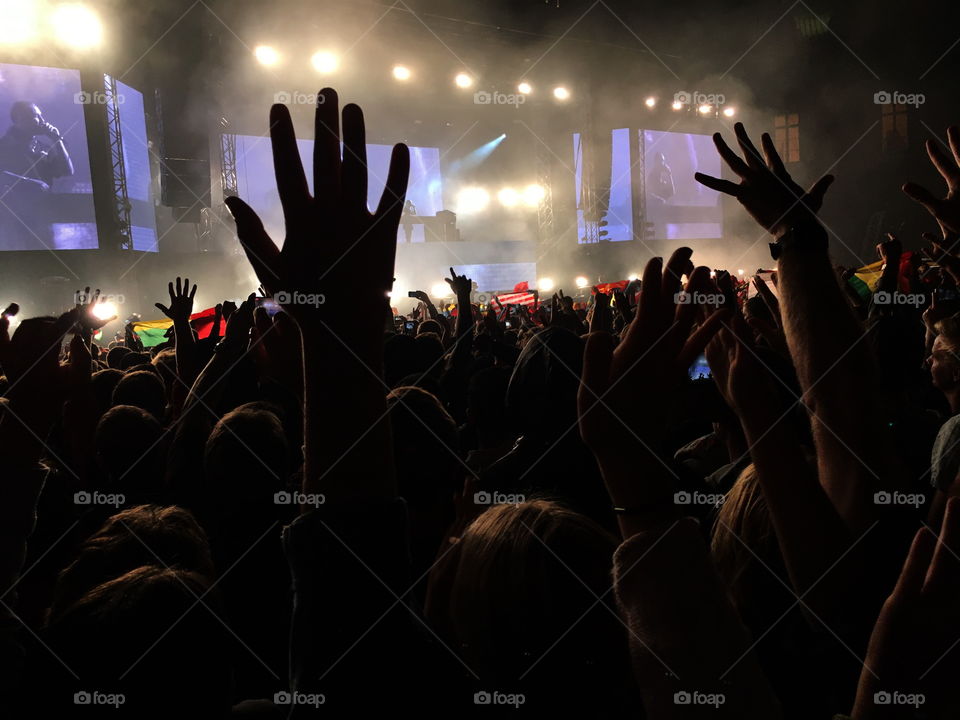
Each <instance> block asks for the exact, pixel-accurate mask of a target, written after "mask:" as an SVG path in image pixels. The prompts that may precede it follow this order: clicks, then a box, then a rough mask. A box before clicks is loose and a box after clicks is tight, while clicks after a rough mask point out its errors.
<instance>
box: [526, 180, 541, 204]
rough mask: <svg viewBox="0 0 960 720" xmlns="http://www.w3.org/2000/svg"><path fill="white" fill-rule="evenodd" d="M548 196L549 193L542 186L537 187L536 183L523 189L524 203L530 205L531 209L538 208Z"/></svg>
mask: <svg viewBox="0 0 960 720" xmlns="http://www.w3.org/2000/svg"><path fill="white" fill-rule="evenodd" d="M546 194H547V193H546V191H545V190H544V189H543V186H542V185H537V184H536V183H534V184H533V185H527V186H526V187H525V188H524V189H523V202H524V204H525V205H529V206H530V207H536V206H537V205H539V204H540V202H541V201H542V200H543V198H544V196H545V195H546Z"/></svg>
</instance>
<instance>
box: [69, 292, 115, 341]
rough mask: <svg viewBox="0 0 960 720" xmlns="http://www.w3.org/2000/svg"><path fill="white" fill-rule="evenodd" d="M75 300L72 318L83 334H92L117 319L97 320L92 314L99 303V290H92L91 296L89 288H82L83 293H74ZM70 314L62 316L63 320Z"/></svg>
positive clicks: (113, 317)
mask: <svg viewBox="0 0 960 720" xmlns="http://www.w3.org/2000/svg"><path fill="white" fill-rule="evenodd" d="M75 297H76V299H77V304H76V307H75V308H74V310H73V311H72V312H74V313H75V315H74V316H73V318H74V320H75V322H76V323H77V325H78V326H79V327H80V329H81V331H82V332H84V333H85V334H88V335H89V334H92V333H94V332H96V331H97V330H99V329H100V328H102V327H103V326H104V325H106V324H107V323H110V322H113V321H114V320H116V319H117V316H116V315H114V316H112V317H108V318H98V317H97V316H96V315H95V314H94V309H95V308H96V306H97V303H99V302H100V290H99V288H98V289H97V290H94V291H93V293H92V294H91V292H90V288H88V287H87V288H84V289H83V293H80V292H79V291H78V292H77V293H75ZM69 316H70V313H69V312H68V313H66V314H64V316H63V318H65V319H66V318H68V317H69Z"/></svg>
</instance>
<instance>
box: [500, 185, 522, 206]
mask: <svg viewBox="0 0 960 720" xmlns="http://www.w3.org/2000/svg"><path fill="white" fill-rule="evenodd" d="M497 200H499V201H500V204H501V205H503V206H504V207H513V206H514V205H516V204H517V203H518V202H520V193H518V192H517V191H516V190H514V189H513V188H504V189H503V190H501V191H500V192H498V193H497Z"/></svg>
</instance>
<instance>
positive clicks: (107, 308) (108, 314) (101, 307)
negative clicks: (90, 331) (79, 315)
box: [93, 302, 117, 320]
mask: <svg viewBox="0 0 960 720" xmlns="http://www.w3.org/2000/svg"><path fill="white" fill-rule="evenodd" d="M116 315H117V304H116V303H112V302H102V303H97V304H96V305H94V306H93V316H94V317H95V318H97V319H98V320H109V319H110V318H112V317H116Z"/></svg>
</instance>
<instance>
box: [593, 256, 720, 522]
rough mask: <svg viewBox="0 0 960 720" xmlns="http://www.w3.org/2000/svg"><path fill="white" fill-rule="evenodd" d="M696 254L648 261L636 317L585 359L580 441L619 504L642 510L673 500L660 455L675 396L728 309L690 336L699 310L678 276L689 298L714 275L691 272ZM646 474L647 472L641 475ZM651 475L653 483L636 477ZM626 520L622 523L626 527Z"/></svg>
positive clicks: (602, 338)
mask: <svg viewBox="0 0 960 720" xmlns="http://www.w3.org/2000/svg"><path fill="white" fill-rule="evenodd" d="M691 254H692V251H691V250H690V248H680V249H679V250H677V251H676V252H674V253H673V255H672V256H671V258H670V260H669V262H668V263H667V266H666V268H665V269H664V267H663V259H662V258H654V259H653V260H651V261H650V262H648V263H647V266H646V268H645V269H644V273H643V287H642V290H641V293H640V302H639V305H638V307H637V313H636V315H635V316H634V318H633V320H632V321H631V323H630V326H629V328H628V329H627V331H626V333H625V335H624V337H623V340H621V342H620V344H619V345H617V346H616V348H614V341H613V338H612V337H611V336H610V335H609V334H608V333H605V332H598V333H591V334H590V337H589V338H588V339H587V346H586V350H585V353H584V363H583V376H582V380H581V383H580V391H579V393H578V396H577V404H578V408H579V416H580V435H581V437H583V440H584V442H585V443H586V444H587V445H588V446H589V447H590V449H591V450H593V453H594V455H595V456H596V457H597V461H598V462H599V464H600V467H601V470H602V471H603V476H604V481H605V482H606V484H607V490H608V491H609V493H610V497H611V499H612V500H613V502H614V504H615V505H618V506H621V507H627V508H629V507H639V506H645V505H648V504H650V503H652V502H662V501H664V500H665V499H666V498H668V497H669V496H671V495H672V492H673V484H672V478H670V477H663V476H662V472H663V467H662V463H661V459H660V457H659V452H660V444H661V442H662V441H663V433H664V428H665V427H666V425H667V423H666V422H665V417H664V414H665V413H666V412H667V411H668V410H669V408H671V407H672V406H673V405H674V397H673V395H674V392H675V391H676V388H677V387H679V385H680V383H681V382H683V379H684V378H685V377H686V372H687V369H688V368H689V367H690V365H691V364H692V363H693V361H694V360H695V359H696V357H697V356H698V355H699V354H700V352H702V350H703V348H704V347H705V346H706V344H707V342H708V341H709V339H710V337H711V336H712V335H713V333H715V332H716V330H717V328H718V327H719V322H720V320H721V319H722V318H723V317H725V316H726V315H727V314H728V311H721V312H720V313H713V314H712V315H711V316H710V317H709V318H708V319H707V320H706V321H705V322H704V323H703V324H702V325H701V326H700V327H699V328H698V329H697V330H696V331H694V332H692V333H691V330H692V328H693V325H694V322H695V321H696V319H697V316H698V314H699V313H700V310H701V308H700V307H698V306H697V305H695V304H693V303H684V302H677V296H678V293H679V291H680V287H681V284H680V276H681V275H684V274H686V275H687V277H688V278H689V282H688V283H687V287H686V291H687V293H689V294H691V296H696V295H697V294H699V293H705V291H708V290H709V289H710V286H711V283H710V271H709V269H708V268H706V267H698V268H696V269H695V270H693V271H692V272H691V270H690V267H691V263H690V256H691ZM638 468H643V470H642V471H641V470H638ZM644 472H646V473H648V477H647V479H645V480H644V481H640V480H639V479H638V478H640V477H642V476H643V475H644ZM621 522H622V521H621Z"/></svg>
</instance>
